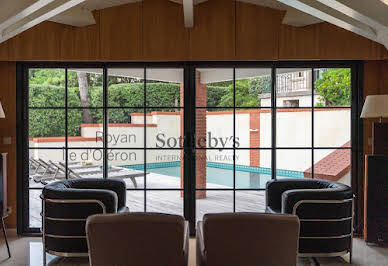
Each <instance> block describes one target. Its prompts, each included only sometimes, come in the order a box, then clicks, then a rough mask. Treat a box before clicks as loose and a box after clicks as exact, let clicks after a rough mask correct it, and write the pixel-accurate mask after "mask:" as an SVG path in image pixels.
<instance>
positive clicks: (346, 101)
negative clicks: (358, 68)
mask: <svg viewBox="0 0 388 266" xmlns="http://www.w3.org/2000/svg"><path fill="white" fill-rule="evenodd" d="M315 90H316V92H318V93H319V96H320V97H319V102H318V104H317V106H342V105H350V92H351V89H350V69H349V68H331V69H329V70H326V71H324V72H323V73H322V76H321V77H320V78H319V79H317V80H316V81H315Z"/></svg>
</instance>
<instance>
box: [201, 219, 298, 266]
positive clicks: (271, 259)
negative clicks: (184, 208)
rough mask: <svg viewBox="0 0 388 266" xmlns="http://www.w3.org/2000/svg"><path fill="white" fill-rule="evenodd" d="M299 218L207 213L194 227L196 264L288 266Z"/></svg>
mask: <svg viewBox="0 0 388 266" xmlns="http://www.w3.org/2000/svg"><path fill="white" fill-rule="evenodd" d="M298 236H299V219H298V217H297V216H294V215H279V214H264V213H223V214H206V215H205V216H204V218H203V222H198V226H197V266H215V265H217V266H218V265H219V266H221V265H222V266H240V265H241V266H257V265H266V266H267V265H271V266H291V265H296V260H297V254H298Z"/></svg>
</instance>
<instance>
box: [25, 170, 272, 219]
mask: <svg viewBox="0 0 388 266" xmlns="http://www.w3.org/2000/svg"><path fill="white" fill-rule="evenodd" d="M125 181H126V183H127V188H129V189H131V188H134V186H133V183H132V182H131V180H130V179H126V180H125ZM136 181H137V184H138V188H144V178H143V177H139V178H137V179H136ZM146 185H147V186H146V187H147V188H158V189H166V188H168V189H179V188H180V180H179V178H175V177H170V176H165V175H160V174H155V173H150V174H148V175H147V178H146ZM30 187H42V185H41V184H38V183H35V182H34V181H32V180H31V181H30ZM207 187H208V188H217V189H220V190H219V191H214V190H212V191H207V192H206V198H204V199H197V206H196V218H197V220H202V217H203V215H204V214H205V213H210V212H213V213H214V212H232V211H233V191H222V189H227V188H229V187H225V186H221V185H215V184H209V183H208V184H207ZM40 194H41V190H40V189H38V190H30V226H31V227H40V226H41V217H40V213H41V209H42V208H41V200H40V198H39V195H40ZM145 198H146V211H147V212H164V213H173V214H179V215H183V198H182V197H181V191H179V190H178V191H163V190H162V191H159V190H158V191H146V193H144V190H139V191H133V190H129V191H127V206H128V207H129V209H130V211H132V212H143V211H144V208H145V206H144V199H145ZM235 200H236V207H235V211H236V212H262V211H264V209H265V193H264V191H236V194H235Z"/></svg>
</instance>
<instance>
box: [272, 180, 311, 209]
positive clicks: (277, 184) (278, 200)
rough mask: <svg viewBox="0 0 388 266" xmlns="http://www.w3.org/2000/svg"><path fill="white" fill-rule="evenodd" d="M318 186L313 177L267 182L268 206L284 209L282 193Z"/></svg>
mask: <svg viewBox="0 0 388 266" xmlns="http://www.w3.org/2000/svg"><path fill="white" fill-rule="evenodd" d="M309 188H311V189H313V188H317V183H316V182H314V181H313V180H311V179H279V180H271V181H268V182H267V184H266V190H265V193H266V206H267V207H270V208H271V209H273V210H278V211H279V212H280V210H281V209H282V194H283V192H285V191H288V190H293V189H309Z"/></svg>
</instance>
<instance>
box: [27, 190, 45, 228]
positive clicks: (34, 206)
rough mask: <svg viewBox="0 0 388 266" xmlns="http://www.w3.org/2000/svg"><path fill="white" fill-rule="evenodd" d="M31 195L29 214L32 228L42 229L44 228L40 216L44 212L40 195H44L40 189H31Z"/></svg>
mask: <svg viewBox="0 0 388 266" xmlns="http://www.w3.org/2000/svg"><path fill="white" fill-rule="evenodd" d="M28 193H29V213H30V217H29V220H30V224H29V225H30V227H32V228H34V227H37V228H41V227H42V216H41V215H40V214H41V212H42V200H41V199H40V195H41V194H42V190H40V189H30V190H29V191H28Z"/></svg>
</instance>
